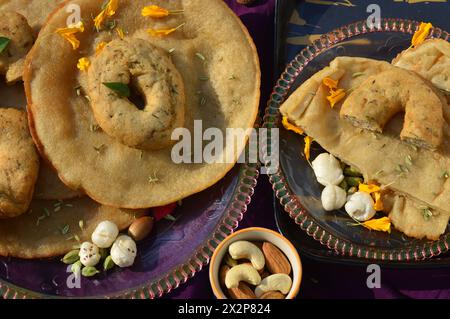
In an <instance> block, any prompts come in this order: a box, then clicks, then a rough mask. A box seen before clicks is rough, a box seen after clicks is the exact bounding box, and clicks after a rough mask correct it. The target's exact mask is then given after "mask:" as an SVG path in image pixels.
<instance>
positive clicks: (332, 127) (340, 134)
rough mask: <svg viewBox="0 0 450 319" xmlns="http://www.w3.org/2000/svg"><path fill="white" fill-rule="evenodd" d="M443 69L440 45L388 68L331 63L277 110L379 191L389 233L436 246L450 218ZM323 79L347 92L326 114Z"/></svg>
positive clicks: (449, 60)
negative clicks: (389, 222) (392, 229)
mask: <svg viewBox="0 0 450 319" xmlns="http://www.w3.org/2000/svg"><path fill="white" fill-rule="evenodd" d="M449 66H450V44H449V43H448V42H446V41H443V40H428V41H425V42H424V43H422V44H421V45H419V46H417V47H415V48H410V49H408V50H406V51H404V52H403V53H401V54H400V55H399V56H398V57H397V58H396V59H395V60H394V62H393V63H392V64H389V63H387V62H383V61H376V60H372V59H366V58H353V57H338V58H336V59H335V60H334V61H332V62H331V64H330V66H328V67H326V68H325V69H323V70H321V71H320V72H318V73H317V74H315V75H314V76H313V77H311V78H310V79H309V80H307V81H306V82H305V83H304V84H303V85H301V86H300V87H299V88H298V89H297V90H296V91H295V92H294V93H293V94H292V95H291V96H290V97H289V99H288V100H287V101H286V102H285V103H284V104H283V105H282V107H281V113H282V114H283V115H284V116H287V117H288V118H289V120H290V121H292V123H295V124H296V125H298V126H299V127H301V128H302V129H304V130H305V133H306V134H308V135H309V136H311V137H312V138H314V140H316V141H317V142H318V143H319V144H320V145H321V146H322V147H323V148H324V149H326V150H327V151H328V152H330V153H332V154H333V155H335V156H336V157H338V158H339V159H341V160H342V161H344V162H345V163H347V164H349V165H352V166H354V167H355V168H357V169H359V170H360V171H361V172H362V173H363V175H364V178H365V181H366V182H375V183H378V184H380V185H381V186H382V188H383V189H384V191H383V202H384V206H385V210H386V213H387V214H389V217H390V218H391V220H392V223H393V225H394V226H395V228H396V229H398V230H400V231H402V232H404V233H405V234H406V235H408V236H411V237H415V238H428V239H431V240H435V239H438V238H439V236H440V235H442V234H444V232H445V231H446V228H447V225H448V222H449V218H450V205H449V203H450V179H449V178H448V173H449V172H450V105H449V103H448V93H449V92H450V80H449ZM326 77H330V78H332V79H334V80H337V81H339V88H342V89H344V90H345V91H346V92H347V96H346V98H345V99H344V100H342V101H341V102H339V103H338V104H337V105H336V106H335V107H334V108H331V107H330V104H329V102H328V101H327V96H328V95H329V91H328V89H327V88H326V87H325V86H324V85H323V83H322V81H323V79H325V78H326ZM425 213H427V214H425ZM429 213H431V216H430V214H429Z"/></svg>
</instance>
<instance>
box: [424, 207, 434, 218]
mask: <svg viewBox="0 0 450 319" xmlns="http://www.w3.org/2000/svg"><path fill="white" fill-rule="evenodd" d="M422 214H423V218H424V219H425V220H430V218H431V217H433V212H432V211H431V209H429V208H428V207H424V208H422Z"/></svg>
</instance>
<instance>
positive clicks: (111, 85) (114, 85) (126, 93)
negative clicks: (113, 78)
mask: <svg viewBox="0 0 450 319" xmlns="http://www.w3.org/2000/svg"><path fill="white" fill-rule="evenodd" d="M103 85H104V86H106V87H107V88H108V89H110V90H112V91H114V92H115V93H116V94H117V95H118V96H120V97H130V95H131V92H130V88H129V87H128V85H126V84H125V83H120V82H104V83H103Z"/></svg>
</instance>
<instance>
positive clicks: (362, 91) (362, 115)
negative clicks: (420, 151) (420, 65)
mask: <svg viewBox="0 0 450 319" xmlns="http://www.w3.org/2000/svg"><path fill="white" fill-rule="evenodd" d="M445 103H446V102H445ZM442 108H443V104H442V99H441V98H440V97H439V96H438V94H437V93H435V92H434V91H433V89H432V88H431V87H430V86H429V85H428V83H427V82H425V80H423V79H422V78H420V77H419V76H418V75H416V74H415V73H413V72H410V71H406V70H403V69H400V68H392V70H388V71H384V72H381V73H379V74H376V75H372V76H370V77H368V78H367V79H366V80H365V81H364V82H363V83H361V85H360V86H359V87H357V88H356V89H355V90H354V91H353V92H352V93H351V94H350V95H349V96H348V97H347V99H346V100H345V102H344V103H343V105H342V108H341V113H340V114H341V117H342V118H344V119H347V120H349V121H351V123H352V124H353V125H354V126H357V127H361V128H364V129H368V130H370V131H374V132H378V133H382V132H383V129H384V127H385V126H386V124H387V123H388V122H389V121H390V120H391V119H392V118H393V117H394V115H396V114H398V113H405V120H404V125H403V129H402V132H401V133H400V138H401V139H402V140H404V141H407V142H409V143H411V144H414V145H416V146H419V147H426V148H431V149H435V148H437V147H438V146H439V145H440V144H441V143H442V138H443V127H444V118H443V114H442V113H443V111H442Z"/></svg>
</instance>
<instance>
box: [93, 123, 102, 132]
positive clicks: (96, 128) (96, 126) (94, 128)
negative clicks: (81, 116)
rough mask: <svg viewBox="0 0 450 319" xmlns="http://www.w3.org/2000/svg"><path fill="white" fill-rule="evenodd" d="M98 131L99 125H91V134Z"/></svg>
mask: <svg viewBox="0 0 450 319" xmlns="http://www.w3.org/2000/svg"><path fill="white" fill-rule="evenodd" d="M99 130H100V125H98V124H92V125H91V131H92V132H98V131H99Z"/></svg>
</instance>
